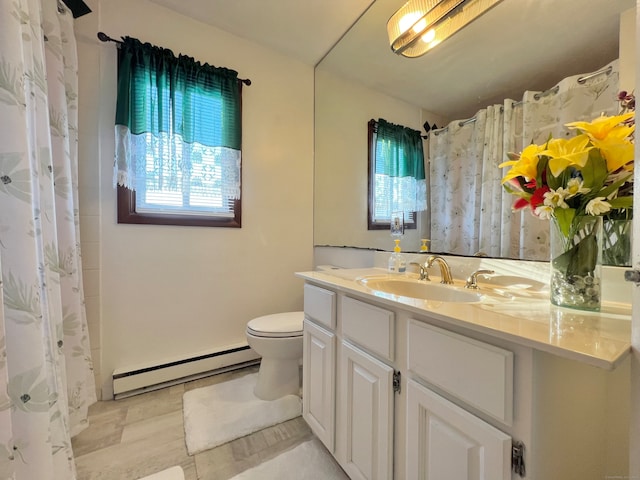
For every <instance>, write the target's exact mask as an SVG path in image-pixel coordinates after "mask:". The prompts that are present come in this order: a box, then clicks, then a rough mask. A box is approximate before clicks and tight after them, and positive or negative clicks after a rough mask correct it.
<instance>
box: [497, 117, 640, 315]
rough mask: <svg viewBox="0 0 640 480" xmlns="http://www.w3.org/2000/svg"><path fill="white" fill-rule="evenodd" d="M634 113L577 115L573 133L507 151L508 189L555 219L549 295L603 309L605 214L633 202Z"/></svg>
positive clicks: (522, 204)
mask: <svg viewBox="0 0 640 480" xmlns="http://www.w3.org/2000/svg"><path fill="white" fill-rule="evenodd" d="M633 119H634V112H623V113H621V114H620V115H616V116H611V117H605V116H601V117H599V118H596V119H595V120H593V121H592V122H573V123H568V124H567V125H566V126H567V127H569V128H570V129H575V130H577V134H576V135H575V136H574V137H572V138H549V140H548V141H547V142H546V143H545V144H543V145H536V144H531V145H529V146H527V147H526V148H525V149H524V150H523V151H522V152H521V153H520V154H519V155H514V154H509V161H507V162H504V163H502V164H501V165H500V168H502V167H510V169H509V170H508V171H507V174H506V175H505V176H504V178H503V179H502V184H503V186H504V188H505V189H506V190H507V191H508V192H509V193H511V194H513V195H515V196H516V197H518V198H517V199H516V201H515V203H514V209H516V210H518V209H523V208H530V209H531V211H532V213H533V214H534V215H535V216H537V217H538V218H541V219H550V220H551V224H552V225H551V268H552V271H551V302H552V303H553V304H555V305H560V306H567V307H572V308H579V309H587V310H599V309H600V275H599V265H600V259H601V252H602V245H601V243H600V238H601V237H600V235H601V231H602V217H603V216H605V215H611V214H612V213H618V214H622V213H623V212H629V211H630V210H631V209H632V206H633V193H632V186H633V183H632V182H633V158H634V147H633V133H634V130H635V124H634V121H633Z"/></svg>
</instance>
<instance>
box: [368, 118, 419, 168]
mask: <svg viewBox="0 0 640 480" xmlns="http://www.w3.org/2000/svg"><path fill="white" fill-rule="evenodd" d="M376 173H380V174H384V175H389V176H391V177H413V178H415V179H416V180H424V179H425V175H424V152H423V148H422V137H421V136H420V132H419V131H418V130H413V129H411V128H408V127H403V126H402V125H395V124H393V123H390V122H387V121H386V120H384V119H382V118H380V119H378V130H377V142H376Z"/></svg>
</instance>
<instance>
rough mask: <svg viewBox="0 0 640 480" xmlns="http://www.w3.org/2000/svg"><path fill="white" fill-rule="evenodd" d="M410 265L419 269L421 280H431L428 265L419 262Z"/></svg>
mask: <svg viewBox="0 0 640 480" xmlns="http://www.w3.org/2000/svg"><path fill="white" fill-rule="evenodd" d="M409 265H415V266H416V267H418V273H419V274H420V280H426V281H427V282H428V281H430V280H431V279H430V278H429V271H428V270H427V265H426V264H423V263H418V262H411V263H410V264H409Z"/></svg>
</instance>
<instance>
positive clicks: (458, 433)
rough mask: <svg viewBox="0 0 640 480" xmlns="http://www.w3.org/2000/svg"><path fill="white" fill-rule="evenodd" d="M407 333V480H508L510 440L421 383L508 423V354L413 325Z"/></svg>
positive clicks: (510, 393) (510, 402) (510, 386)
mask: <svg viewBox="0 0 640 480" xmlns="http://www.w3.org/2000/svg"><path fill="white" fill-rule="evenodd" d="M407 334H408V341H407V345H408V372H409V376H410V379H409V380H408V381H407V413H406V449H407V455H406V462H407V463H406V472H407V478H412V479H420V480H437V479H460V480H509V479H510V478H511V444H512V441H511V437H510V436H509V435H507V434H506V433H504V432H502V431H501V430H499V429H497V428H495V427H494V426H492V425H490V424H489V423H487V422H485V421H483V420H481V419H480V418H478V417H477V416H475V415H473V414H471V413H469V412H468V411H466V410H465V409H463V408H461V407H459V406H458V405H456V404H454V403H453V402H451V401H449V400H447V399H446V398H444V397H442V396H441V395H439V394H438V393H436V392H434V391H432V390H431V389H429V388H427V387H426V386H424V385H421V384H420V383H419V382H424V383H426V384H428V385H433V388H436V389H439V390H440V391H443V392H446V393H447V394H449V395H451V396H453V397H454V398H456V399H459V400H460V401H461V402H464V403H465V404H468V405H471V406H474V407H475V408H477V409H479V410H480V411H483V412H485V413H486V414H487V415H489V416H491V417H493V418H496V419H498V420H499V421H500V422H505V423H507V424H511V422H512V417H513V353H512V352H510V351H508V350H504V349H501V348H497V347H494V346H493V345H488V344H486V343H483V342H478V341H476V340H473V339H470V338H467V337H465V336H461V335H458V334H455V333H452V332H449V331H447V330H443V329H440V328H437V327H434V326H432V325H429V324H426V323H424V322H420V321H417V320H412V319H410V320H409V323H408V331H407ZM411 377H413V378H415V380H414V379H411Z"/></svg>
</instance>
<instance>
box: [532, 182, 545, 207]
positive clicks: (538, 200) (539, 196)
mask: <svg viewBox="0 0 640 480" xmlns="http://www.w3.org/2000/svg"><path fill="white" fill-rule="evenodd" d="M549 190H550V188H549V187H547V186H546V185H545V186H544V187H540V188H538V189H537V190H536V191H535V192H533V195H531V202H530V203H531V209H532V210H535V208H536V207H539V206H540V205H542V204H543V203H544V194H545V193H547V192H548V191H549Z"/></svg>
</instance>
